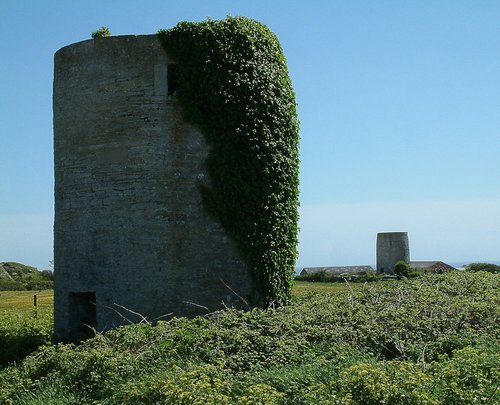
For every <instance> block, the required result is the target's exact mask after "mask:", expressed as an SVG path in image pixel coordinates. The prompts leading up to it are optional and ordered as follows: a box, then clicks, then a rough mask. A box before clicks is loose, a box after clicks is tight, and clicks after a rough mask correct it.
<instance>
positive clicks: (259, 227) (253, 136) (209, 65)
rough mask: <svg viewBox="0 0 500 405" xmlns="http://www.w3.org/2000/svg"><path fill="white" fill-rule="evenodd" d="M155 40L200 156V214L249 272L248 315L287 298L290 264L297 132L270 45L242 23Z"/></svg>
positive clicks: (178, 31) (291, 97)
mask: <svg viewBox="0 0 500 405" xmlns="http://www.w3.org/2000/svg"><path fill="white" fill-rule="evenodd" d="M158 36H159V38H160V40H161V42H162V44H163V46H164V48H165V50H166V52H167V54H168V55H169V57H171V58H173V59H174V60H175V62H177V65H178V68H177V69H176V73H177V76H178V77H177V81H178V86H179V88H178V91H177V98H178V100H179V103H180V105H181V106H182V108H183V112H184V116H185V119H186V120H187V121H189V122H191V123H193V124H194V125H196V126H197V127H198V128H200V130H201V132H202V133H203V135H204V137H205V139H206V141H207V144H208V145H209V146H210V152H209V156H208V157H207V161H206V167H207V172H208V174H209V177H210V185H209V186H208V185H206V186H204V187H202V195H203V203H204V205H205V208H206V209H207V211H208V212H209V213H210V214H211V215H212V216H213V217H214V218H215V219H216V220H217V221H219V223H220V224H221V225H222V226H223V227H224V229H225V230H226V231H227V233H228V235H229V236H230V237H231V239H233V240H234V242H235V244H236V246H237V247H238V250H239V252H240V254H241V256H242V258H243V259H244V261H245V262H246V264H247V265H248V267H249V268H250V269H251V271H252V275H253V280H254V284H255V291H259V293H260V294H258V295H256V296H255V297H252V299H251V301H253V302H252V303H253V304H254V305H263V306H268V305H281V304H285V303H288V302H289V301H290V298H291V281H292V279H293V274H294V267H295V260H296V258H297V243H298V242H297V233H298V228H297V221H298V205H299V200H298V192H299V190H298V182H299V176H298V171H299V152H298V143H299V122H298V119H297V112H296V103H295V93H294V91H293V88H292V84H291V80H290V77H289V74H288V68H287V64H286V59H285V56H284V55H283V51H282V49H281V45H280V44H279V41H278V39H277V38H276V36H275V35H274V34H273V33H272V32H271V31H270V30H269V29H268V28H267V27H266V26H264V25H263V24H261V23H259V22H257V21H254V20H250V19H248V18H244V17H228V18H227V19H225V20H208V21H204V22H199V23H190V22H182V23H179V24H178V25H177V26H176V27H174V28H172V29H169V30H162V31H160V32H159V33H158Z"/></svg>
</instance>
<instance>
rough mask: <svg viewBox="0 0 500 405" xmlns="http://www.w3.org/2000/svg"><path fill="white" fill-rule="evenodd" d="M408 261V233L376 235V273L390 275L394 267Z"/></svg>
mask: <svg viewBox="0 0 500 405" xmlns="http://www.w3.org/2000/svg"><path fill="white" fill-rule="evenodd" d="M400 260H404V261H405V262H407V263H408V262H409V261H410V244H409V242H408V232H383V233H378V234H377V271H378V272H381V273H389V274H392V273H393V272H394V265H395V264H396V263H397V262H398V261H400Z"/></svg>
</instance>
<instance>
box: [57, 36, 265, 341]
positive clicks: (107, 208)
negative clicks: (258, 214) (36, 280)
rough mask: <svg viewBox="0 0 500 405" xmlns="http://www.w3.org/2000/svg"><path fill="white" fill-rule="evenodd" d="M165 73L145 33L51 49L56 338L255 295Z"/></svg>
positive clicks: (203, 148)
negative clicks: (212, 201)
mask: <svg viewBox="0 0 500 405" xmlns="http://www.w3.org/2000/svg"><path fill="white" fill-rule="evenodd" d="M173 72H174V69H173V65H172V64H171V61H170V60H169V57H168V55H166V53H165V51H164V50H163V48H162V47H161V45H160V43H159V41H158V39H157V36H156V35H139V36H116V37H109V38H101V39H95V40H87V41H82V42H78V43H75V44H72V45H69V46H66V47H64V48H62V49H60V50H59V51H58V52H57V53H56V54H55V68H54V95H53V109H54V153H55V223H54V259H55V263H54V267H55V283H56V284H55V333H56V337H57V338H59V339H80V338H84V337H86V336H88V335H89V334H91V331H92V328H94V329H96V330H98V331H104V330H107V329H110V328H112V327H115V326H118V325H121V324H126V323H129V322H139V321H141V319H142V318H141V317H142V316H144V317H147V319H148V320H150V321H153V320H155V319H158V318H159V317H162V316H163V315H165V314H168V313H174V314H175V315H194V314H198V313H206V312H207V311H213V310H216V309H219V308H221V307H223V306H236V307H243V306H246V304H245V303H244V302H245V301H248V302H252V301H256V300H257V301H258V297H257V299H256V298H255V295H256V294H258V293H257V291H256V289H255V288H253V285H252V280H251V276H250V273H249V270H248V268H247V266H246V265H245V264H244V263H243V261H242V259H241V257H240V255H239V253H238V251H237V249H236V247H235V245H234V243H233V242H232V240H231V239H230V238H229V237H228V236H227V234H226V232H225V231H224V229H223V228H222V227H221V226H220V225H219V223H217V222H216V221H214V220H213V219H212V218H211V217H210V216H209V215H208V214H207V212H206V211H205V209H204V207H203V203H202V196H201V193H200V186H202V185H206V184H208V182H209V180H208V178H207V175H206V169H205V163H204V162H205V158H206V156H207V153H208V148H207V145H206V143H205V140H204V138H203V136H202V134H201V132H200V131H199V130H198V129H197V128H195V127H193V126H191V125H189V124H187V123H186V122H184V121H183V119H182V115H181V111H180V107H179V105H178V102H177V99H176V96H175V91H176V89H175V77H174V75H173V74H172V73H173ZM139 314H140V315H139Z"/></svg>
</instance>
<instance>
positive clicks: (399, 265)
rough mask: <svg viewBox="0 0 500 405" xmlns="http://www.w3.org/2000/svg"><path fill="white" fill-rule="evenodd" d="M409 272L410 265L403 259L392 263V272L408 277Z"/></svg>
mask: <svg viewBox="0 0 500 405" xmlns="http://www.w3.org/2000/svg"><path fill="white" fill-rule="evenodd" d="M410 273H411V267H410V265H409V264H408V263H406V262H405V261H404V260H400V261H398V262H396V264H395V265H394V274H395V275H397V276H403V277H408V276H409V275H410Z"/></svg>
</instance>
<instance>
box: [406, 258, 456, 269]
mask: <svg viewBox="0 0 500 405" xmlns="http://www.w3.org/2000/svg"><path fill="white" fill-rule="evenodd" d="M409 265H410V267H411V268H413V269H432V270H454V269H455V267H453V266H450V265H449V264H446V263H444V262H442V261H440V260H411V261H410V263H409Z"/></svg>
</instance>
